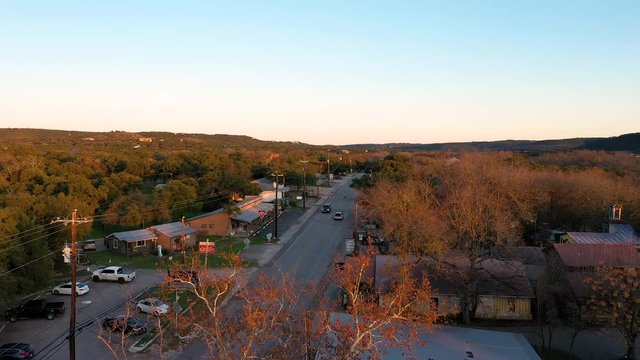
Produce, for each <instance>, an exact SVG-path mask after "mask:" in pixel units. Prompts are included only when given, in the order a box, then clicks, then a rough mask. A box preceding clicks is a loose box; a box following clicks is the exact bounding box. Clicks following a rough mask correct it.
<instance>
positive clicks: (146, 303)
mask: <svg viewBox="0 0 640 360" xmlns="http://www.w3.org/2000/svg"><path fill="white" fill-rule="evenodd" d="M136 309H137V310H138V312H143V313H147V314H151V315H156V316H159V315H163V314H166V313H168V312H169V306H168V305H167V304H165V303H163V302H162V301H161V300H160V299H158V298H148V299H143V300H140V301H138V305H136Z"/></svg>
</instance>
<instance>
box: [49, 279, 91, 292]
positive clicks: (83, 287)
mask: <svg viewBox="0 0 640 360" xmlns="http://www.w3.org/2000/svg"><path fill="white" fill-rule="evenodd" d="M88 292H89V285H87V284H85V283H83V282H77V283H76V294H78V295H84V294H86V293H88ZM51 293H52V294H54V295H71V282H68V283H62V284H60V285H58V286H56V287H54V288H53V290H51Z"/></svg>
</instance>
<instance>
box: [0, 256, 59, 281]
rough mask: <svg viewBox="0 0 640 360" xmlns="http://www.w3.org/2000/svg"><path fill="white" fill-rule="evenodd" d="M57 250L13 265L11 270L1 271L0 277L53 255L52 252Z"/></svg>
mask: <svg viewBox="0 0 640 360" xmlns="http://www.w3.org/2000/svg"><path fill="white" fill-rule="evenodd" d="M59 251H60V250H54V251H52V252H50V253H48V254H46V255H43V256H41V257H39V258H37V259H35V260H31V261H29V262H28V263H25V264H22V265H20V266H18V267H15V268H13V269H11V270H8V271H5V272H3V273H2V274H0V277H3V276H5V275H7V274H9V273H12V272H14V271H16V270H19V269H21V268H23V267H25V266H28V265H31V264H33V263H35V262H37V261H40V260H42V259H44V258H46V257H47V256H51V255H53V254H55V253H57V252H59Z"/></svg>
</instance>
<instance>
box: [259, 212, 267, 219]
mask: <svg viewBox="0 0 640 360" xmlns="http://www.w3.org/2000/svg"><path fill="white" fill-rule="evenodd" d="M265 215H267V212H266V211H264V210H258V216H260V219H263V218H264V216H265Z"/></svg>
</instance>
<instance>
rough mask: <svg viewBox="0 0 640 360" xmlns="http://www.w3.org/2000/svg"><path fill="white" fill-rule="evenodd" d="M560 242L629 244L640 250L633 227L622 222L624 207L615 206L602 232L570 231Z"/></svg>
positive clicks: (560, 237)
mask: <svg viewBox="0 0 640 360" xmlns="http://www.w3.org/2000/svg"><path fill="white" fill-rule="evenodd" d="M559 239H560V242H562V243H568V244H603V245H615V244H627V245H633V246H635V247H637V248H640V237H639V236H638V235H637V234H636V232H635V230H634V229H633V226H631V224H629V223H627V222H626V221H624V220H622V206H620V205H613V206H612V207H611V209H610V211H609V218H608V219H607V221H605V222H604V223H603V224H602V232H578V231H569V232H566V233H564V234H562V235H560V236H559Z"/></svg>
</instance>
